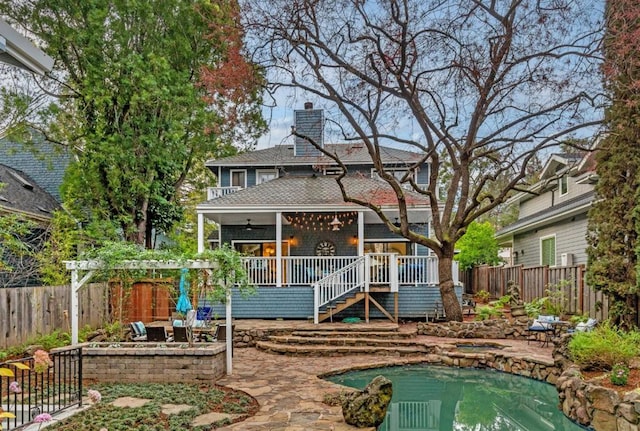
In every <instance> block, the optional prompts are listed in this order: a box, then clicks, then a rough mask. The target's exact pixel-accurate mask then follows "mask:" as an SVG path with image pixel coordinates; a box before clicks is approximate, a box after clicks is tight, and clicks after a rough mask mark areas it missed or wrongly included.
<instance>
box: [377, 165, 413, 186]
mask: <svg viewBox="0 0 640 431" xmlns="http://www.w3.org/2000/svg"><path fill="white" fill-rule="evenodd" d="M408 171H409V170H408V169H405V168H385V172H386V173H388V174H389V175H392V176H393V177H395V179H396V180H398V181H402V178H403V177H404V176H405V175H406V173H407V172H408ZM371 178H380V175H378V172H377V171H376V170H375V169H372V170H371ZM410 179H415V172H414V171H411V174H410V175H409V176H408V177H407V184H409V183H408V181H409V180H410Z"/></svg>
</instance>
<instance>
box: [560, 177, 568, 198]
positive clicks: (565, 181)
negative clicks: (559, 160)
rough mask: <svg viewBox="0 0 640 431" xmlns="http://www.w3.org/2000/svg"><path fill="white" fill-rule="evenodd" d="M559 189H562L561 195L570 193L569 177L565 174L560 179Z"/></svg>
mask: <svg viewBox="0 0 640 431" xmlns="http://www.w3.org/2000/svg"><path fill="white" fill-rule="evenodd" d="M558 189H559V190H560V196H564V195H566V194H567V193H569V177H568V176H567V175H563V176H561V177H560V178H559V179H558Z"/></svg>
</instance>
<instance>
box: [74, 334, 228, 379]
mask: <svg viewBox="0 0 640 431" xmlns="http://www.w3.org/2000/svg"><path fill="white" fill-rule="evenodd" d="M80 346H81V347H82V361H83V362H82V378H83V380H91V381H96V382H117V383H141V382H145V383H182V382H190V383H199V382H209V383H213V382H215V381H216V380H218V379H219V378H221V377H223V376H224V375H226V372H227V361H226V345H225V343H202V344H199V343H196V344H195V345H194V347H189V346H188V344H179V343H167V344H162V343H158V344H156V343H144V344H142V343H84V344H81V345H80Z"/></svg>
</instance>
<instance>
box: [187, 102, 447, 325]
mask: <svg viewBox="0 0 640 431" xmlns="http://www.w3.org/2000/svg"><path fill="white" fill-rule="evenodd" d="M323 125H324V118H323V111H322V110H318V109H313V107H312V106H311V104H305V109H304V110H298V111H295V127H296V130H297V132H298V133H299V134H302V135H304V136H308V137H311V138H312V139H313V140H314V141H315V142H318V143H319V144H320V145H322V146H323V148H324V149H325V150H326V151H328V152H331V153H335V154H337V155H338V156H339V158H340V160H341V161H342V162H343V163H344V164H345V165H346V167H347V176H346V178H344V181H343V182H344V185H345V189H346V191H347V193H348V194H349V195H351V196H357V197H359V198H361V199H365V200H369V201H370V202H373V203H375V204H376V205H378V206H379V207H380V208H381V210H382V211H383V212H384V213H385V214H387V216H388V217H390V219H391V220H394V218H397V217H398V209H397V201H396V196H395V193H393V191H392V190H391V188H390V187H389V186H388V184H387V183H386V182H384V181H382V180H381V179H379V178H378V176H377V173H376V170H375V169H374V167H373V163H372V161H371V157H370V156H369V154H368V152H367V149H366V147H365V146H364V145H363V144H361V143H346V144H328V143H327V144H325V143H324V142H323V140H324V139H323V138H324V132H323ZM381 158H382V162H383V163H384V166H385V169H386V170H387V171H392V172H394V175H396V176H397V177H398V178H402V177H403V176H404V175H405V174H409V175H410V176H411V177H412V178H413V179H414V181H415V182H416V183H418V184H423V185H426V184H427V183H428V181H429V166H430V165H429V162H428V161H427V162H424V163H421V162H420V161H421V160H422V155H421V154H417V153H413V152H409V151H404V150H399V149H395V148H388V147H386V148H381ZM206 164H207V166H208V167H209V169H211V171H212V172H213V173H214V174H215V176H216V178H217V184H218V186H217V187H211V188H209V190H208V196H207V201H206V202H204V203H202V204H200V205H198V207H197V213H198V246H199V248H200V250H203V249H204V248H205V247H208V248H215V247H217V246H218V245H219V244H225V243H227V244H231V245H232V246H233V247H234V248H235V249H236V250H238V251H240V252H242V253H245V254H247V255H248V256H249V257H247V259H246V262H247V268H248V270H249V274H250V277H251V280H252V281H253V282H254V284H255V285H256V286H257V288H258V294H257V295H256V296H253V297H250V298H248V299H239V298H236V297H234V300H233V315H234V316H235V317H238V318H307V317H311V316H314V318H315V320H316V321H321V320H323V319H327V318H334V317H335V318H343V317H347V316H359V317H365V318H368V317H369V304H373V305H374V307H373V308H374V311H375V312H371V316H372V317H388V318H390V319H392V320H397V319H398V318H399V317H421V318H425V313H427V312H429V313H431V312H433V311H434V310H435V308H436V307H437V306H438V302H439V301H440V292H439V289H438V282H437V276H438V274H437V260H436V259H435V257H433V256H431V255H430V253H429V250H428V249H427V248H425V247H423V246H419V245H416V244H412V243H410V242H408V241H407V240H406V239H404V238H403V237H401V236H398V235H395V234H393V233H392V232H391V231H390V230H389V229H388V228H387V227H386V226H385V225H384V224H382V222H381V221H380V219H379V218H378V216H377V215H376V214H375V213H374V212H373V211H371V210H369V209H367V208H364V207H361V206H359V205H356V204H352V203H346V202H345V201H344V199H343V197H342V194H341V190H340V187H339V186H338V183H337V182H336V176H337V175H338V174H339V173H340V168H339V166H338V165H337V164H336V163H335V162H334V161H333V160H332V159H331V158H329V157H327V156H325V155H324V154H322V153H321V152H320V151H318V150H317V149H316V148H315V147H313V146H312V145H311V144H310V143H308V142H307V141H306V140H304V139H301V138H297V137H296V138H295V140H294V142H293V144H286V145H279V146H276V147H273V148H267V149H262V150H257V151H253V152H247V153H243V154H239V155H236V156H232V157H227V158H223V159H219V160H209V161H208V162H207V163H206ZM416 164H418V166H416ZM407 185H408V183H407ZM405 196H406V198H407V201H408V203H409V210H408V211H409V221H410V223H412V225H413V228H414V229H417V230H419V231H422V232H423V233H424V234H425V235H429V225H430V217H431V213H430V210H429V203H428V200H427V199H426V197H425V196H423V195H421V194H419V193H416V192H414V191H412V190H410V187H407V188H406V190H405ZM206 221H208V222H215V223H216V224H217V225H218V229H217V231H216V232H215V235H214V236H213V237H210V238H205V237H204V223H205V222H206ZM205 242H207V244H205ZM340 300H344V301H346V303H345V304H339V301H340ZM217 311H221V310H217Z"/></svg>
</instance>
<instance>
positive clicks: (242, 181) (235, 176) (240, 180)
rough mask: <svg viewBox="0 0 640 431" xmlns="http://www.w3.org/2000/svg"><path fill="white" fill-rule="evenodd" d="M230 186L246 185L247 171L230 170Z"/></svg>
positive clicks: (243, 186)
mask: <svg viewBox="0 0 640 431" xmlns="http://www.w3.org/2000/svg"><path fill="white" fill-rule="evenodd" d="M231 186H232V187H242V188H243V189H244V188H245V187H247V171H245V170H233V169H232V170H231Z"/></svg>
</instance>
